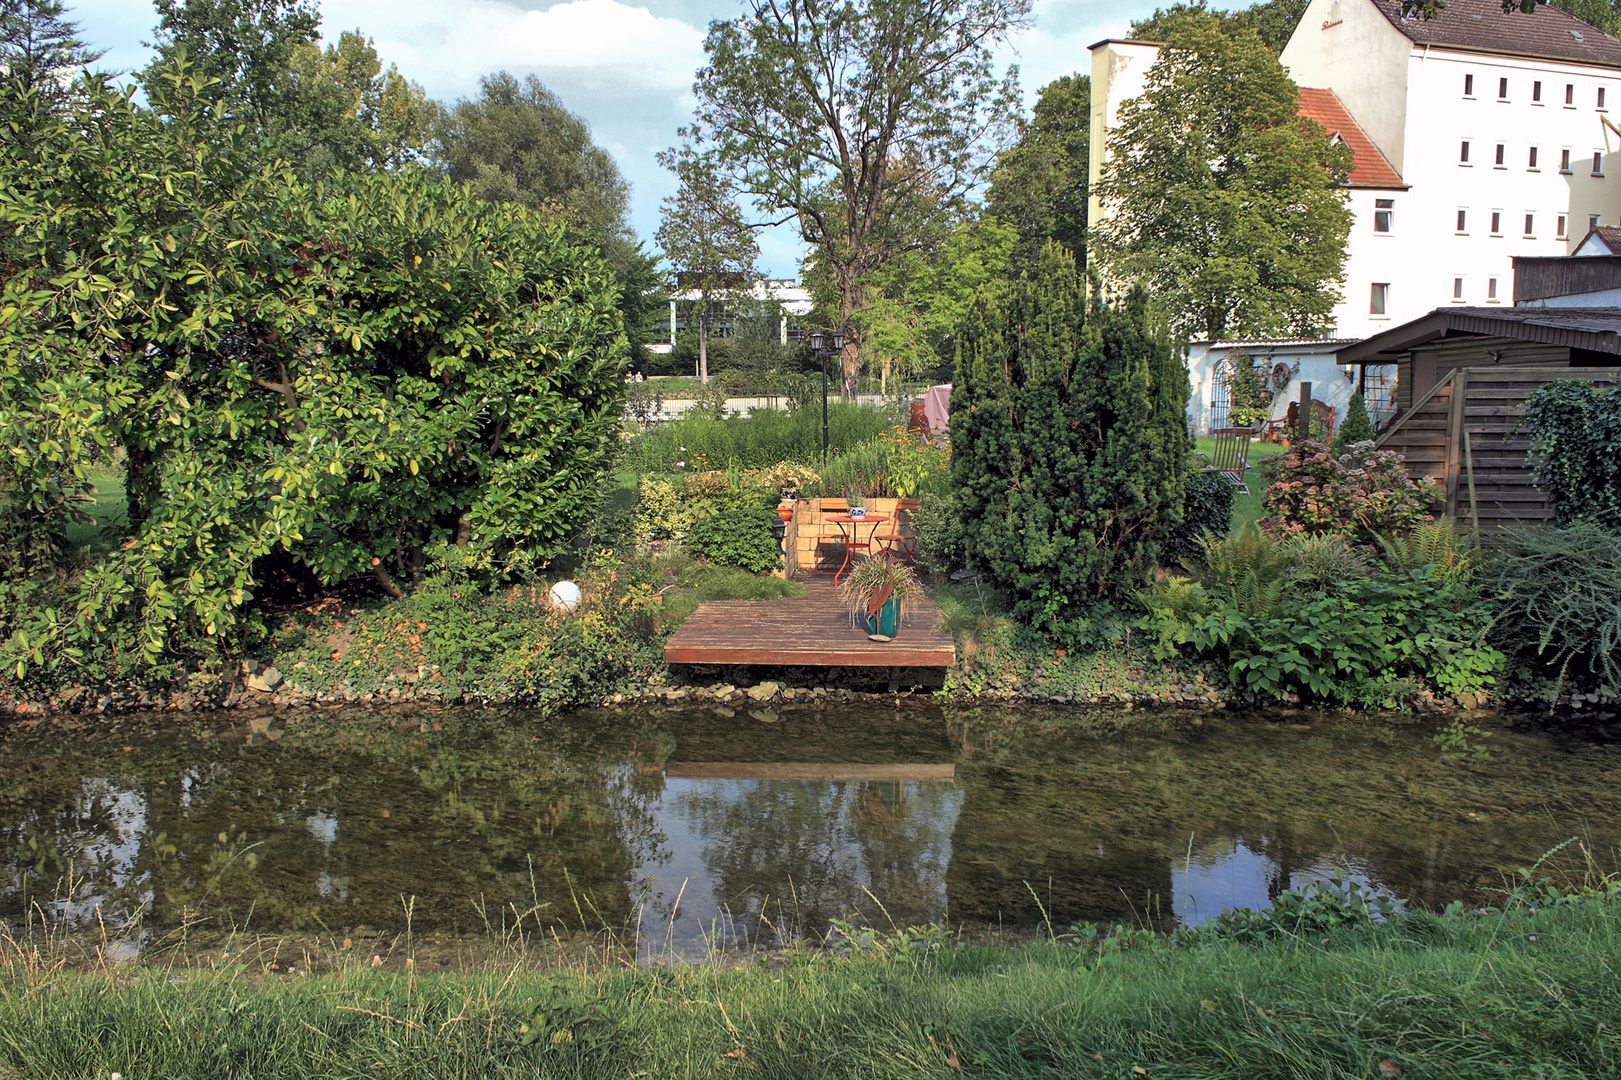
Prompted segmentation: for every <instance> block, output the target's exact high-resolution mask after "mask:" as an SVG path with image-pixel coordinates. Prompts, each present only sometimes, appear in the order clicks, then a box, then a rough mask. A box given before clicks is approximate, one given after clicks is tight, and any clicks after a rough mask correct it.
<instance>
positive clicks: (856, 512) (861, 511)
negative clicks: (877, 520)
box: [850, 506, 867, 521]
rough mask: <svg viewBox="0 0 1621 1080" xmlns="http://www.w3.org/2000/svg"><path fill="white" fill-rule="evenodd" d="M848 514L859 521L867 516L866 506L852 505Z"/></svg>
mask: <svg viewBox="0 0 1621 1080" xmlns="http://www.w3.org/2000/svg"><path fill="white" fill-rule="evenodd" d="M850 516H851V517H853V518H855V519H857V520H858V521H859V520H860V519H861V518H864V517H866V516H867V508H866V507H865V506H852V507H850Z"/></svg>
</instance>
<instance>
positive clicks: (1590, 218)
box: [1587, 214, 1598, 230]
mask: <svg viewBox="0 0 1621 1080" xmlns="http://www.w3.org/2000/svg"><path fill="white" fill-rule="evenodd" d="M1587 228H1588V229H1589V230H1593V229H1596V228H1598V215H1597V214H1588V215H1587Z"/></svg>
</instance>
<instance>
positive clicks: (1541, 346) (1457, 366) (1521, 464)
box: [1337, 307, 1621, 539]
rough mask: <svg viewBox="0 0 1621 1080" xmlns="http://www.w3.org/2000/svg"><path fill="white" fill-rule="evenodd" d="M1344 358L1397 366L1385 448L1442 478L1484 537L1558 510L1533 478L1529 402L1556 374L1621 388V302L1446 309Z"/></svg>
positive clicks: (1463, 520)
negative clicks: (1586, 305)
mask: <svg viewBox="0 0 1621 1080" xmlns="http://www.w3.org/2000/svg"><path fill="white" fill-rule="evenodd" d="M1337 356H1338V361H1339V362H1340V363H1341V364H1347V365H1373V364H1395V365H1397V372H1398V374H1397V386H1396V403H1397V406H1398V407H1399V409H1400V411H1399V413H1398V414H1397V416H1396V418H1395V419H1394V420H1393V421H1392V422H1391V423H1390V424H1389V425H1388V426H1387V427H1386V428H1385V429H1384V431H1382V432H1381V433H1380V435H1379V439H1378V445H1379V447H1380V448H1381V449H1385V450H1394V451H1396V452H1397V453H1399V454H1402V455H1403V456H1404V457H1405V458H1406V463H1407V471H1408V473H1409V475H1411V476H1412V477H1413V478H1414V479H1421V478H1428V479H1431V480H1434V481H1435V482H1436V483H1437V484H1439V485H1440V486H1441V489H1442V490H1443V491H1444V492H1445V493H1446V512H1447V514H1448V515H1450V516H1451V517H1453V518H1454V519H1456V520H1457V522H1458V524H1459V525H1460V526H1462V527H1464V528H1468V527H1471V526H1472V525H1473V524H1475V523H1476V522H1475V521H1474V520H1473V519H1474V517H1475V516H1478V519H1479V520H1478V524H1479V525H1480V528H1481V533H1482V536H1483V537H1484V538H1487V539H1489V538H1490V536H1491V535H1492V533H1493V531H1494V530H1495V529H1496V528H1497V527H1498V526H1504V525H1519V524H1527V525H1532V524H1540V523H1542V522H1544V521H1548V520H1550V519H1551V518H1552V517H1553V511H1552V508H1551V507H1550V506H1549V505H1548V500H1547V496H1546V495H1545V494H1544V493H1543V492H1542V491H1541V490H1540V489H1538V488H1537V487H1536V485H1534V484H1533V483H1532V482H1531V470H1532V463H1531V460H1530V457H1529V450H1530V432H1529V431H1528V430H1526V428H1525V427H1524V423H1523V419H1522V417H1523V415H1524V409H1525V402H1526V399H1527V398H1528V397H1530V396H1531V394H1532V393H1533V392H1534V391H1535V390H1536V389H1537V387H1539V386H1541V385H1543V384H1544V383H1548V382H1552V381H1554V380H1556V379H1583V380H1587V381H1589V382H1593V383H1596V384H1598V385H1600V386H1615V385H1621V308H1529V307H1526V308H1470V307H1456V308H1441V309H1439V310H1437V311H1433V312H1431V313H1430V314H1429V315H1426V316H1424V317H1423V318H1421V319H1415V320H1414V321H1412V322H1410V323H1406V324H1404V325H1402V326H1398V327H1393V328H1392V329H1390V330H1387V331H1385V332H1384V333H1382V334H1379V335H1376V336H1374V337H1371V338H1367V339H1365V340H1363V341H1360V342H1357V343H1356V344H1354V345H1351V346H1348V347H1346V348H1345V349H1342V350H1340V352H1339V353H1338V354H1337ZM1471 487H1472V489H1473V495H1472V496H1471ZM1471 505H1473V507H1474V509H1473V510H1471Z"/></svg>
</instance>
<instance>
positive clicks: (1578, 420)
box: [1525, 379, 1621, 529]
mask: <svg viewBox="0 0 1621 1080" xmlns="http://www.w3.org/2000/svg"><path fill="white" fill-rule="evenodd" d="M1525 421H1526V423H1527V425H1529V426H1530V428H1531V450H1532V454H1533V458H1534V460H1535V463H1536V465H1535V474H1534V478H1535V480H1536V483H1537V486H1538V487H1540V488H1542V490H1543V491H1545V492H1547V493H1548V501H1549V502H1550V503H1552V504H1553V510H1554V518H1555V520H1556V521H1557V522H1558V523H1559V524H1560V525H1570V524H1573V523H1575V522H1577V521H1591V522H1593V523H1594V524H1597V525H1602V526H1603V527H1605V528H1607V529H1621V387H1612V388H1610V389H1609V390H1605V391H1600V390H1598V389H1597V388H1595V387H1594V386H1593V384H1592V383H1590V382H1587V381H1586V380H1582V379H1564V380H1560V381H1559V382H1551V383H1547V384H1545V385H1544V386H1542V387H1540V388H1539V389H1538V390H1537V391H1536V392H1535V393H1533V394H1532V395H1531V397H1530V398H1529V399H1527V401H1526V408H1525Z"/></svg>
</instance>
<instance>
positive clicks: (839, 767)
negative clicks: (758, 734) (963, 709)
mask: <svg viewBox="0 0 1621 1080" xmlns="http://www.w3.org/2000/svg"><path fill="white" fill-rule="evenodd" d="M664 775H665V776H667V777H669V778H671V779H672V780H833V781H839V780H844V781H867V782H882V781H885V780H889V781H906V780H922V781H933V782H935V783H947V784H950V783H955V782H956V779H957V767H956V766H955V765H953V764H951V763H950V762H944V763H935V762H903V763H899V764H890V765H851V764H843V763H841V764H834V765H823V764H819V763H816V762H801V761H671V762H668V763H666V764H665V766H664Z"/></svg>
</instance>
